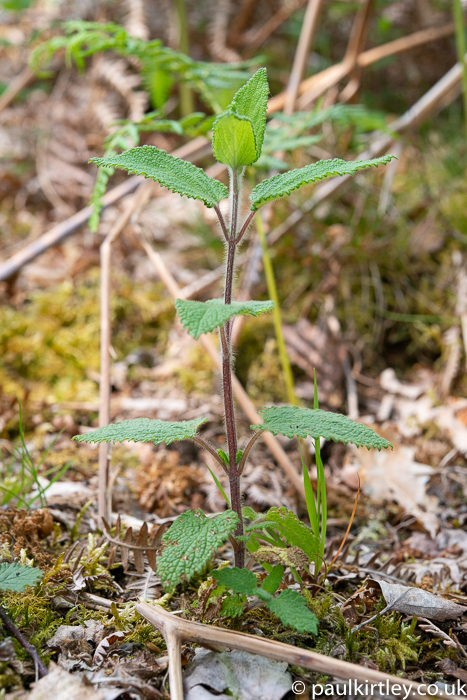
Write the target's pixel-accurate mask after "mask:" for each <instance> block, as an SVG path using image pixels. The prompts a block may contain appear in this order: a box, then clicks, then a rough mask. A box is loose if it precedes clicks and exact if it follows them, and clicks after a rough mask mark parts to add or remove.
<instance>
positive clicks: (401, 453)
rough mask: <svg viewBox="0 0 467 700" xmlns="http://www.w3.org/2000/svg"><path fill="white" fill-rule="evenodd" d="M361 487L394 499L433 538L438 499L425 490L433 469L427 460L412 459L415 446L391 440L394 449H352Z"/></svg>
mask: <svg viewBox="0 0 467 700" xmlns="http://www.w3.org/2000/svg"><path fill="white" fill-rule="evenodd" d="M352 451H353V455H354V459H353V464H352V466H353V467H354V468H355V469H357V470H358V473H359V475H360V479H361V482H362V491H363V493H365V494H366V495H368V496H370V497H371V498H373V499H375V500H380V501H385V500H388V499H393V500H394V501H396V503H398V504H399V505H400V506H402V507H403V508H404V509H405V510H406V512H407V513H409V514H410V515H413V516H414V517H416V518H417V520H418V521H419V522H420V523H421V524H422V525H423V527H424V528H425V529H426V530H427V531H428V532H429V533H430V535H431V536H432V537H433V538H434V537H435V535H436V532H437V530H438V528H439V523H438V517H437V511H438V499H437V498H435V497H434V496H429V495H428V494H427V492H426V486H427V483H428V481H429V479H430V477H431V475H432V473H433V471H434V470H433V468H432V467H430V466H429V465H428V464H420V463H419V462H416V461H415V460H414V455H415V450H414V449H413V448H412V447H407V446H406V445H398V444H394V450H381V452H377V451H376V450H371V451H370V452H369V451H367V450H357V449H355V448H353V449H352Z"/></svg>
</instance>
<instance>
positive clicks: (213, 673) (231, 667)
mask: <svg viewBox="0 0 467 700" xmlns="http://www.w3.org/2000/svg"><path fill="white" fill-rule="evenodd" d="M291 686H292V681H291V678H290V675H289V674H288V673H287V663H286V662H285V661H284V662H282V661H272V660H271V659H266V658H264V657H262V656H257V655H256V654H249V653H247V652H244V651H232V652H223V653H222V654H215V653H213V652H212V651H207V650H206V649H196V651H195V659H194V661H193V662H192V663H191V664H190V665H189V667H188V669H187V671H186V673H185V674H184V678H183V688H184V691H185V700H209V699H210V698H216V699H217V700H282V698H283V697H285V695H287V693H288V692H289V691H290V688H291Z"/></svg>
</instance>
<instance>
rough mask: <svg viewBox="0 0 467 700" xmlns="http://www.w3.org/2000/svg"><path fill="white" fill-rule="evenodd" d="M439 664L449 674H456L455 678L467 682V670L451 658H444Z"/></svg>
mask: <svg viewBox="0 0 467 700" xmlns="http://www.w3.org/2000/svg"><path fill="white" fill-rule="evenodd" d="M437 666H438V668H439V669H440V670H441V671H442V672H443V673H445V674H446V675H447V676H454V678H458V679H459V680H460V681H462V683H467V671H464V669H463V668H458V667H457V666H456V664H455V663H454V661H452V660H451V659H447V658H446V659H443V660H442V661H440V662H439V663H438V664H437Z"/></svg>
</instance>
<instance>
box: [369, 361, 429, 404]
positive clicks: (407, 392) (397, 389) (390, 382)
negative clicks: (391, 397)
mask: <svg viewBox="0 0 467 700" xmlns="http://www.w3.org/2000/svg"><path fill="white" fill-rule="evenodd" d="M379 381H380V384H381V387H382V388H383V389H384V390H385V391H388V392H389V393H390V394H400V396H405V398H407V399H418V397H419V396H421V394H423V392H424V391H425V389H426V387H425V386H424V385H423V384H403V383H402V382H400V381H399V380H398V378H397V377H396V373H395V371H394V370H393V369H392V368H391V367H388V368H387V369H385V370H384V371H383V372H381V374H380V376H379Z"/></svg>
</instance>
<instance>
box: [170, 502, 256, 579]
mask: <svg viewBox="0 0 467 700" xmlns="http://www.w3.org/2000/svg"><path fill="white" fill-rule="evenodd" d="M237 524H238V515H237V514H236V513H235V512H234V511H232V510H226V511H225V512H224V513H221V514H220V515H217V516H216V517H215V518H207V517H206V516H205V515H204V513H203V512H202V511H201V510H195V511H192V510H188V511H187V512H186V513H182V515H180V516H179V517H178V518H177V519H176V520H175V522H174V523H173V525H172V527H171V528H170V529H169V531H168V532H166V534H165V535H164V537H163V538H162V543H163V544H164V545H165V547H164V549H163V551H162V554H161V555H160V556H159V559H158V561H157V575H158V576H160V578H161V582H162V585H163V587H164V589H165V590H166V591H167V592H170V591H172V590H173V589H174V588H175V586H176V585H177V583H179V582H180V581H182V580H185V581H191V579H192V578H193V576H195V575H196V574H199V573H200V572H201V571H203V569H204V568H205V567H206V566H207V564H208V563H209V561H210V560H211V557H212V553H213V551H214V550H216V549H217V548H218V547H220V545H221V544H222V543H223V542H225V540H226V539H227V538H228V536H229V535H230V534H232V533H233V532H234V530H235V528H236V527H237ZM255 580H256V579H255ZM221 583H222V582H221Z"/></svg>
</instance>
